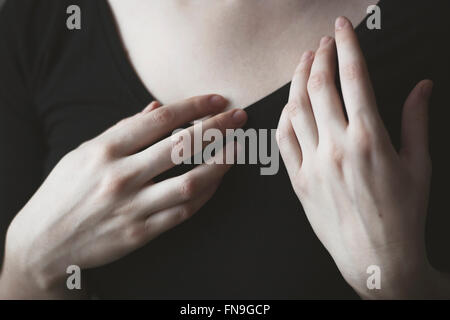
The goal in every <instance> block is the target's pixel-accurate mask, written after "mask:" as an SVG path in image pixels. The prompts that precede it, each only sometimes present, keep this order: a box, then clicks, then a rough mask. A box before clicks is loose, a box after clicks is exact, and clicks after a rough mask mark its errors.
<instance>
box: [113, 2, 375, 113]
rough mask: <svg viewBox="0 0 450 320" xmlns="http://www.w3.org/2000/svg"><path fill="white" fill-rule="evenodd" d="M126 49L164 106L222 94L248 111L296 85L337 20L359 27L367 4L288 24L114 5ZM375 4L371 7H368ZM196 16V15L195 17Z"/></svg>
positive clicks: (323, 6)
mask: <svg viewBox="0 0 450 320" xmlns="http://www.w3.org/2000/svg"><path fill="white" fill-rule="evenodd" d="M109 2H110V5H111V7H112V10H113V13H114V16H115V19H116V21H117V25H118V29H119V33H120V35H121V38H122V41H123V46H124V48H125V50H126V51H127V53H128V56H129V59H130V61H131V63H132V65H133V67H134V69H135V70H136V73H137V74H138V76H139V77H140V79H141V80H142V82H143V84H144V85H145V87H146V88H147V89H148V90H149V91H150V92H151V93H152V94H153V96H154V97H156V98H157V99H159V100H160V101H161V102H162V103H170V102H174V101H177V100H181V99H184V98H187V97H190V96H194V95H199V94H205V93H219V94H222V95H224V96H225V97H227V98H228V99H229V100H230V101H231V106H232V107H246V106H248V105H250V104H252V103H253V102H255V101H257V100H259V99H260V98H262V97H264V96H266V95H268V94H270V93H271V92H273V91H274V90H276V89H277V88H279V87H281V86H282V85H284V84H286V83H287V82H289V81H290V79H291V76H292V73H293V71H294V70H295V67H296V65H297V63H298V61H299V59H300V56H301V54H302V53H303V52H304V51H306V50H314V49H316V47H317V45H318V41H319V39H320V37H321V36H323V35H333V25H334V19H335V18H336V17H337V16H338V15H345V16H347V17H349V18H350V19H351V20H352V21H353V22H354V24H355V25H358V24H359V23H360V22H361V21H362V20H363V18H364V17H365V15H366V9H367V6H368V5H369V1H367V0H364V1H354V0H346V1H339V4H337V1H332V2H324V1H319V2H318V1H315V2H314V4H311V5H309V6H307V7H305V12H298V13H293V14H292V16H290V17H289V19H290V20H289V21H288V22H283V21H280V20H282V19H283V17H278V18H277V19H276V18H274V20H272V21H268V20H267V19H266V21H264V20H261V21H257V22H255V23H253V24H248V23H245V21H241V20H240V19H239V16H238V15H237V14H235V16H233V14H230V15H229V16H225V17H224V16H222V15H221V16H214V15H213V16H206V15H205V14H204V13H202V11H201V10H197V11H198V12H194V13H191V14H185V13H180V12H178V11H177V10H176V9H173V8H171V7H170V6H169V7H166V6H162V7H161V6H158V5H155V3H154V2H143V1H139V0H132V1H131V2H130V1H127V2H125V1H117V0H110V1H109ZM370 2H371V3H373V1H370ZM194 11H195V10H194Z"/></svg>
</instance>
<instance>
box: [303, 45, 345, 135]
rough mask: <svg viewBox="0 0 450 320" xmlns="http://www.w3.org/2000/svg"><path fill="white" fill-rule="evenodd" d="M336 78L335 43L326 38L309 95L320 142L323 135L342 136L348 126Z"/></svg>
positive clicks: (313, 69)
mask: <svg viewBox="0 0 450 320" xmlns="http://www.w3.org/2000/svg"><path fill="white" fill-rule="evenodd" d="M335 77H336V46H335V42H334V39H333V38H331V37H324V38H322V40H321V41H320V47H319V50H317V52H316V56H315V58H314V63H313V65H312V68H311V76H310V78H309V81H308V93H309V98H310V100H311V105H312V110H313V112H314V117H315V119H316V123H317V127H318V130H319V140H320V139H321V135H336V134H340V133H341V132H342V131H343V129H344V128H345V127H346V126H347V121H346V120H345V116H344V111H343V109H342V102H341V98H340V96H339V93H338V91H337V88H336V83H335Z"/></svg>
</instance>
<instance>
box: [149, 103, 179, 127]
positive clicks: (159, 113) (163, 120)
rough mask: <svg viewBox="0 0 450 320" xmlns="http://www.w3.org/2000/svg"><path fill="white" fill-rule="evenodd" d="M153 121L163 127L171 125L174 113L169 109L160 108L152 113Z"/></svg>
mask: <svg viewBox="0 0 450 320" xmlns="http://www.w3.org/2000/svg"><path fill="white" fill-rule="evenodd" d="M151 115H152V120H153V121H155V122H158V123H160V124H162V125H165V124H169V123H170V122H171V121H172V120H173V117H174V114H173V111H172V110H170V109H169V108H167V107H164V108H159V109H156V110H154V111H152V112H151Z"/></svg>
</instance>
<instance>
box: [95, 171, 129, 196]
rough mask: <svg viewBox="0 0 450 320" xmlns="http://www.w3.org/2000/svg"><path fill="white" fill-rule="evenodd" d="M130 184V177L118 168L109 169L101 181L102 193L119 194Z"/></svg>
mask: <svg viewBox="0 0 450 320" xmlns="http://www.w3.org/2000/svg"><path fill="white" fill-rule="evenodd" d="M127 184H128V177H127V176H126V175H124V174H122V173H121V172H119V171H118V170H115V169H109V170H108V171H107V173H105V175H104V177H103V179H102V182H101V188H100V190H101V193H102V194H106V195H113V196H115V195H118V194H120V193H122V192H123V191H124V190H125V188H126V186H127Z"/></svg>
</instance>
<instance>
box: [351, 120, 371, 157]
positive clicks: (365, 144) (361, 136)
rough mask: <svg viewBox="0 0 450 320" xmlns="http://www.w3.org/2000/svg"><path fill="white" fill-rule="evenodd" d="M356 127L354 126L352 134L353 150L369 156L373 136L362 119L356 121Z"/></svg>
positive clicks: (358, 153)
mask: <svg viewBox="0 0 450 320" xmlns="http://www.w3.org/2000/svg"><path fill="white" fill-rule="evenodd" d="M358 122H359V124H358V126H357V128H354V130H353V134H352V141H353V144H352V147H353V151H354V152H356V154H357V155H360V156H365V157H366V156H369V155H370V154H371V153H372V150H373V143H374V137H373V135H372V133H371V131H370V130H369V128H367V126H366V125H365V124H363V123H362V121H358Z"/></svg>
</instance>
